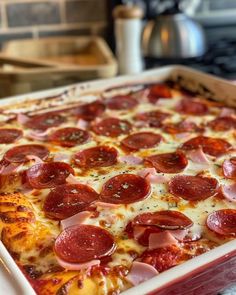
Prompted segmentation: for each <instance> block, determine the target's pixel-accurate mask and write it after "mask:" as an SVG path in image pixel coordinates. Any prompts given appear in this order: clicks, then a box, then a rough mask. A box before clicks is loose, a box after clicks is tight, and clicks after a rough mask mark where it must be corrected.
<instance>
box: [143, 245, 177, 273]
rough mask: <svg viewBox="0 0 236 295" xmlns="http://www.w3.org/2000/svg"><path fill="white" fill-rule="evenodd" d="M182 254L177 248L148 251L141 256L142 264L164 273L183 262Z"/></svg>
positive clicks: (170, 247)
mask: <svg viewBox="0 0 236 295" xmlns="http://www.w3.org/2000/svg"><path fill="white" fill-rule="evenodd" d="M181 256H182V252H181V250H180V249H179V248H178V247H176V246H169V247H164V248H157V249H154V250H146V251H144V252H143V254H142V256H141V262H144V263H147V264H150V265H152V266H153V267H155V269H156V270H157V271H159V272H163V271H165V270H167V269H169V268H171V267H173V266H175V265H177V264H178V262H179V261H180V260H181Z"/></svg>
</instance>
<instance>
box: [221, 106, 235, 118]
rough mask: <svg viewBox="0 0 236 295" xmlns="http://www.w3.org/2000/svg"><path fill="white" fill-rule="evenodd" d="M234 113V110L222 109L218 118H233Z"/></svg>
mask: <svg viewBox="0 0 236 295" xmlns="http://www.w3.org/2000/svg"><path fill="white" fill-rule="evenodd" d="M235 115H236V112H235V110H234V109H231V108H222V110H221V112H220V114H219V117H231V116H235Z"/></svg>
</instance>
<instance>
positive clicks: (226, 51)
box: [145, 38, 236, 80]
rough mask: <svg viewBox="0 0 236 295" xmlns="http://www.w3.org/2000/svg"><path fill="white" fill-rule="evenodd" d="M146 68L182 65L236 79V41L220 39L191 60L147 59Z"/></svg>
mask: <svg viewBox="0 0 236 295" xmlns="http://www.w3.org/2000/svg"><path fill="white" fill-rule="evenodd" d="M145 63H146V68H147V69H150V68H154V67H158V66H163V65H171V64H182V65H186V66H190V67H193V68H195V69H197V70H201V71H204V72H207V73H211V74H214V75H216V76H219V77H222V78H225V79H231V80H233V79H236V39H232V40H230V39H224V38H222V39H220V40H217V42H215V43H213V44H211V45H210V46H209V47H208V51H207V52H206V53H205V54H204V55H203V56H201V57H198V58H191V59H171V60H170V59H156V58H145Z"/></svg>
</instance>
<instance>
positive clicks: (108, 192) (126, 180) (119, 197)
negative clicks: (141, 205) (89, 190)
mask: <svg viewBox="0 0 236 295" xmlns="http://www.w3.org/2000/svg"><path fill="white" fill-rule="evenodd" d="M150 191H151V187H150V184H149V183H148V182H147V181H146V180H145V179H144V178H142V177H140V176H138V175H134V174H121V175H116V176H114V177H112V178H110V179H109V180H108V181H107V182H106V183H105V184H104V185H103V187H102V191H101V194H100V199H101V201H102V202H105V203H112V204H130V203H134V202H138V201H141V200H143V199H146V198H147V197H148V195H149V193H150Z"/></svg>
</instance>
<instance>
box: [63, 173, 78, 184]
mask: <svg viewBox="0 0 236 295" xmlns="http://www.w3.org/2000/svg"><path fill="white" fill-rule="evenodd" d="M66 182H68V183H70V184H77V183H79V184H81V181H79V180H78V179H77V178H76V177H75V176H74V175H73V174H71V173H70V174H69V176H68V177H67V178H66Z"/></svg>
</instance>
